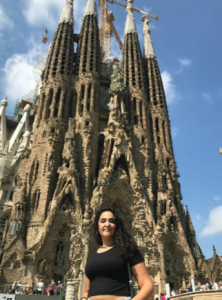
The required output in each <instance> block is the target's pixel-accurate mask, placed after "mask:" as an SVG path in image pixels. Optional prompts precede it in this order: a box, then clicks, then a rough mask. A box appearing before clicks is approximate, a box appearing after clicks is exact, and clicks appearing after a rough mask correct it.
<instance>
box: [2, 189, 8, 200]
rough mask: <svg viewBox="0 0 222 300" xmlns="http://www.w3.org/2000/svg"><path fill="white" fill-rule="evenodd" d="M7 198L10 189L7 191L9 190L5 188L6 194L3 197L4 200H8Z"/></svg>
mask: <svg viewBox="0 0 222 300" xmlns="http://www.w3.org/2000/svg"><path fill="white" fill-rule="evenodd" d="M7 198H8V191H7V190H5V192H4V196H3V199H4V200H7Z"/></svg>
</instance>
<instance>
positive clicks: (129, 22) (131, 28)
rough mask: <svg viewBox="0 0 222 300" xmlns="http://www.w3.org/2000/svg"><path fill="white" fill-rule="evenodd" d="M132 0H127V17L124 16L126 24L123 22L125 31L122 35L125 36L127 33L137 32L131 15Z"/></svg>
mask: <svg viewBox="0 0 222 300" xmlns="http://www.w3.org/2000/svg"><path fill="white" fill-rule="evenodd" d="M133 1H134V0H127V3H128V4H127V7H126V12H127V18H126V24H125V31H124V36H126V35H127V34H128V33H137V29H136V24H135V20H134V16H133V9H132V3H133Z"/></svg>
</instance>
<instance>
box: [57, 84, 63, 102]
mask: <svg viewBox="0 0 222 300" xmlns="http://www.w3.org/2000/svg"><path fill="white" fill-rule="evenodd" d="M61 91H62V89H61V88H59V89H58V91H57V94H56V104H59V101H60V96H61Z"/></svg>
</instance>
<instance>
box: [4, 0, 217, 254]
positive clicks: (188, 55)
mask: <svg viewBox="0 0 222 300" xmlns="http://www.w3.org/2000/svg"><path fill="white" fill-rule="evenodd" d="M121 1H122V2H125V1H124V0H121ZM64 3H65V0H16V1H15V0H1V1H0V38H1V39H0V41H1V42H0V53H1V55H0V99H2V98H3V97H4V96H7V97H8V100H9V107H8V108H7V113H8V115H12V113H13V108H14V104H15V101H16V99H21V98H22V97H23V96H25V95H26V94H28V93H29V92H30V91H31V90H33V89H34V87H35V82H36V80H37V74H36V72H37V71H34V76H33V66H35V65H36V64H37V62H38V60H39V59H40V57H41V55H42V54H41V53H42V52H46V50H47V46H45V45H43V44H42V43H41V38H42V36H43V34H44V30H45V28H47V29H48V30H49V41H50V40H52V38H53V35H54V32H55V30H56V26H57V22H58V20H59V17H60V14H61V11H62V8H63V5H64ZM85 3H86V0H81V1H80V0H75V32H79V28H80V26H81V21H82V16H83V12H84V8H85ZM133 5H134V6H137V7H140V8H141V9H143V10H146V11H149V12H150V13H152V14H156V15H158V16H159V18H160V20H159V21H156V20H152V22H151V30H152V40H153V44H154V48H155V51H156V55H157V57H158V61H159V66H160V70H161V72H162V76H163V81H164V85H165V90H166V95H167V101H168V107H169V115H170V120H171V127H172V135H173V142H174V151H175V157H176V161H177V165H178V170H179V172H180V175H181V177H180V183H181V188H182V194H183V203H184V204H187V205H188V207H189V210H190V214H191V216H192V220H193V223H194V226H195V229H196V233H197V239H198V242H199V244H200V246H201V248H202V250H203V253H204V255H205V256H206V258H209V257H211V256H212V246H213V244H214V245H215V246H216V249H217V253H218V254H219V255H222V183H221V182H222V156H221V155H219V153H218V152H219V148H220V147H222V139H221V133H222V119H221V111H222V84H221V83H222V72H221V70H222V60H221V53H222V39H221V32H222V21H221V20H222V1H221V0H210V1H209V0H195V1H193V0H180V1H178V0H167V1H166V0H149V1H148V0H135V1H134V4H133ZM109 7H110V10H112V11H113V12H114V15H115V17H116V21H115V25H116V28H117V30H118V32H119V34H120V36H121V37H122V38H123V31H124V24H125V18H126V13H125V10H124V8H122V7H119V6H117V5H112V4H109ZM134 15H135V19H136V24H137V28H138V33H139V38H140V42H141V46H142V44H143V34H142V26H143V24H142V22H141V21H140V18H141V16H142V15H140V14H138V13H135V14H134ZM112 53H113V55H119V53H120V52H119V50H118V46H117V44H116V42H115V41H113V48H112Z"/></svg>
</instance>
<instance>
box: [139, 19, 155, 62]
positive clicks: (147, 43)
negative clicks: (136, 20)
mask: <svg viewBox="0 0 222 300" xmlns="http://www.w3.org/2000/svg"><path fill="white" fill-rule="evenodd" d="M141 20H142V21H143V23H144V27H143V34H144V56H145V57H146V58H155V57H156V54H155V51H154V49H153V43H152V40H151V35H150V33H151V32H150V27H149V23H150V19H149V17H148V16H143V17H142V18H141Z"/></svg>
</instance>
